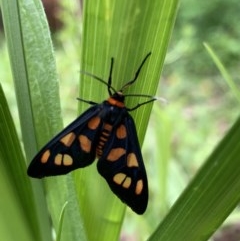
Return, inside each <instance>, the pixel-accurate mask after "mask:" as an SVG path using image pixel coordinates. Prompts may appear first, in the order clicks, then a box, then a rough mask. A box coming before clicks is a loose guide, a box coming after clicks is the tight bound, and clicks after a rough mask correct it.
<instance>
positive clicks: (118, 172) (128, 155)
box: [27, 53, 155, 214]
mask: <svg viewBox="0 0 240 241" xmlns="http://www.w3.org/2000/svg"><path fill="white" fill-rule="evenodd" d="M150 54H151V53H148V54H147V56H146V57H145V58H144V59H143V61H142V63H141V65H140V67H139V68H138V70H137V72H136V74H135V77H134V78H133V80H131V81H129V82H128V83H126V84H125V85H124V86H123V87H122V88H121V89H120V90H119V91H116V90H115V89H114V88H113V87H112V86H111V82H112V70H113V58H112V59H111V67H110V74H109V78H108V82H105V81H104V80H102V79H101V78H99V77H97V76H95V75H92V74H89V73H85V74H87V75H89V76H92V77H93V78H95V79H97V80H99V81H100V82H102V83H104V84H105V85H107V87H108V92H109V95H110V97H109V98H108V99H107V100H105V101H103V102H102V103H101V104H97V103H95V102H92V101H86V100H82V99H80V100H82V101H84V102H86V103H89V104H91V105H92V107H90V108H89V109H88V110H87V111H85V112H84V113H83V114H82V115H80V116H79V117H78V118H77V119H76V120H75V121H73V122H72V123H71V124H70V125H69V126H67V127H66V128H65V129H64V130H63V131H62V132H60V133H59V134H58V135H57V136H55V137H54V138H53V139H52V140H51V141H50V142H49V143H48V144H47V145H45V146H44V147H43V148H42V149H41V150H40V152H39V153H38V154H37V155H36V156H35V157H34V159H33V160H32V162H31V163H30V165H29V167H28V171H27V172H28V175H29V176H31V177H35V178H42V177H45V176H55V175H62V174H66V173H68V172H70V171H72V170H74V169H77V168H82V167H85V166H88V165H90V164H91V163H93V161H94V160H95V158H96V157H97V158H98V159H99V160H98V163H97V168H98V172H99V173H100V174H101V175H102V176H103V177H104V178H105V179H106V181H107V183H108V185H109V187H110V188H111V190H112V191H113V192H114V193H115V194H116V195H117V196H118V197H119V198H120V199H121V200H122V202H124V203H126V204H127V205H128V206H129V207H131V208H132V210H133V211H134V212H136V213H138V214H143V213H144V212H145V210H146V208H147V203H148V182H147V175H146V171H145V167H144V163H143V158H142V154H141V150H140V146H139V142H138V137H137V133H136V128H135V124H134V120H133V118H132V117H131V115H130V114H129V113H128V112H129V111H132V110H135V109H137V108H138V107H139V106H141V105H144V104H147V103H149V102H152V101H154V100H155V98H153V97H152V96H148V95H132V96H142V97H148V98H150V99H149V100H147V101H145V102H143V103H140V104H138V105H136V106H135V107H133V108H127V107H125V105H124V98H125V96H127V95H123V91H124V89H126V88H127V87H128V86H130V85H131V84H133V83H134V82H135V81H136V80H137V77H138V75H139V73H140V70H141V68H142V66H143V64H144V63H145V61H146V60H147V58H148V57H149V56H150ZM112 91H113V92H114V93H112ZM128 96H130V95H128Z"/></svg>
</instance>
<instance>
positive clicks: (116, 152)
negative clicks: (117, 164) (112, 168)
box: [107, 147, 126, 161]
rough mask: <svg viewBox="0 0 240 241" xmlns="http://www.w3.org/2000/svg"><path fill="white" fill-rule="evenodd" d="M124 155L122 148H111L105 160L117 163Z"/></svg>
mask: <svg viewBox="0 0 240 241" xmlns="http://www.w3.org/2000/svg"><path fill="white" fill-rule="evenodd" d="M125 153H126V150H125V149H123V148H120V147H119V148H113V149H112V150H111V151H110V152H109V154H108V156H107V160H108V161H117V160H118V159H119V158H120V157H121V156H122V155H124V154H125Z"/></svg>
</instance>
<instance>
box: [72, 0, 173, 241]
mask: <svg viewBox="0 0 240 241" xmlns="http://www.w3.org/2000/svg"><path fill="white" fill-rule="evenodd" d="M177 4H178V1H177V0H171V1H166V0H165V1H157V0H153V1H148V2H146V1H145V2H144V1H141V0H136V1H127V0H123V1H116V0H115V1H96V0H95V1H86V2H85V3H84V14H83V15H84V18H83V38H82V49H81V51H82V56H81V70H84V71H86V72H88V73H92V74H94V75H96V76H98V77H100V78H102V79H104V80H106V81H107V79H108V75H109V68H110V59H111V57H114V69H113V79H112V85H113V87H114V88H115V89H120V88H121V87H122V86H123V85H124V84H125V83H126V82H127V81H129V80H131V79H133V77H134V75H135V72H136V70H137V68H138V67H139V65H140V63H141V61H142V60H143V58H144V57H145V56H146V55H147V53H149V52H151V53H152V54H151V56H150V58H149V59H148V60H147V61H146V63H145V65H144V66H143V69H142V71H141V73H140V75H139V78H138V80H137V81H136V83H135V84H134V85H132V86H131V87H129V89H128V90H127V91H126V93H128V94H129V93H136V94H149V95H155V94H156V91H157V87H158V83H159V79H160V74H161V70H162V65H163V62H164V58H165V54H166V49H167V46H168V42H169V38H170V34H171V30H172V27H173V24H174V20H175V14H176V9H177ZM106 89H107V88H106V86H105V85H103V84H102V83H100V82H98V81H96V80H95V79H93V78H91V77H89V76H86V75H81V82H80V94H79V95H80V97H81V98H83V99H87V100H93V101H96V102H101V101H102V100H104V99H106V98H107V96H108V93H107V90H106ZM143 100H144V99H142V98H141V99H139V98H137V97H135V98H127V100H126V105H127V106H128V107H131V106H135V105H136V104H137V103H139V102H142V101H143ZM80 107H81V108H80V109H81V111H83V109H85V108H87V106H86V105H84V104H83V103H80ZM151 109H152V105H151V104H149V105H145V106H143V107H141V108H139V109H138V110H136V111H134V112H132V113H131V114H132V115H133V117H134V119H135V121H136V127H137V131H138V135H139V140H140V143H142V142H143V138H144V135H145V131H146V128H147V124H148V120H149V116H150V113H151ZM75 185H76V190H77V192H78V197H79V201H80V208H81V212H82V214H83V217H84V223H85V227H86V230H87V236H88V238H89V240H98V239H99V237H101V239H103V240H105V239H108V240H118V236H119V232H120V228H121V224H122V221H123V217H124V211H125V205H123V204H122V203H121V201H120V200H119V199H118V198H116V197H115V196H114V194H113V193H112V192H111V191H110V190H109V187H108V186H107V184H106V182H105V181H104V180H103V178H102V177H100V176H99V175H98V173H97V170H96V166H95V165H92V166H91V167H88V168H86V169H85V170H79V171H78V172H75ZM133 215H135V214H133Z"/></svg>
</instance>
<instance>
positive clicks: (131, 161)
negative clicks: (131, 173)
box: [127, 153, 138, 167]
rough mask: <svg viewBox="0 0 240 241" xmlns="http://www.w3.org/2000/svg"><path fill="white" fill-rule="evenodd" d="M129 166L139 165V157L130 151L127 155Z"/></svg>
mask: <svg viewBox="0 0 240 241" xmlns="http://www.w3.org/2000/svg"><path fill="white" fill-rule="evenodd" d="M127 166H128V167H138V161H137V157H136V155H135V154H134V153H129V154H128V156H127Z"/></svg>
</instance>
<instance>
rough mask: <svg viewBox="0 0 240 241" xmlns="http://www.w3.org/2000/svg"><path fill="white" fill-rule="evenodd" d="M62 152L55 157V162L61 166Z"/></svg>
mask: <svg viewBox="0 0 240 241" xmlns="http://www.w3.org/2000/svg"><path fill="white" fill-rule="evenodd" d="M62 156H63V155H62V154H57V155H56V156H55V158H54V164H55V165H57V166H61V165H62Z"/></svg>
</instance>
